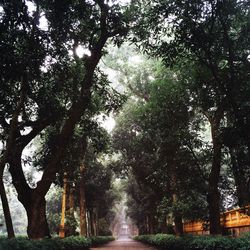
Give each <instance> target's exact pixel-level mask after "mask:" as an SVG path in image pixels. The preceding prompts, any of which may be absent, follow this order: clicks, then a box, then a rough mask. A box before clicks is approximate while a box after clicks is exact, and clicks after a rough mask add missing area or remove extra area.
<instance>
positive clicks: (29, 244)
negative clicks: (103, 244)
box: [0, 236, 91, 250]
mask: <svg viewBox="0 0 250 250" xmlns="http://www.w3.org/2000/svg"><path fill="white" fill-rule="evenodd" d="M90 245H91V240H90V239H87V238H85V237H79V236H71V237H67V238H64V239H60V238H53V239H43V240H29V239H28V238H26V237H17V238H15V239H10V240H8V239H6V238H0V250H86V249H89V247H90Z"/></svg>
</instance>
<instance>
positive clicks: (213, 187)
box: [207, 107, 223, 235]
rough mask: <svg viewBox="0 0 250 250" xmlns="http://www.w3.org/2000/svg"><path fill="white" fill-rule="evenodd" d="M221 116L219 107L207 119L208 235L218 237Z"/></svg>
mask: <svg viewBox="0 0 250 250" xmlns="http://www.w3.org/2000/svg"><path fill="white" fill-rule="evenodd" d="M222 116H223V111H222V109H221V107H219V108H218V109H217V111H216V113H215V115H214V116H213V117H212V118H211V117H210V118H209V121H210V125H211V136H212V144H213V159H212V167H211V171H210V174H209V179H208V194H207V201H208V210H209V222H210V234H212V235H218V234H221V232H222V231H221V225H220V192H219V190H218V184H219V177H220V169H221V149H222V142H221V138H220V134H219V127H220V121H221V119H222Z"/></svg>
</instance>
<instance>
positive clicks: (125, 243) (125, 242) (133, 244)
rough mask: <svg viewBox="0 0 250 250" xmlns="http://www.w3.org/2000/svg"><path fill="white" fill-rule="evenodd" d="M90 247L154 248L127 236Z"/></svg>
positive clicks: (116, 249) (111, 249) (113, 249)
mask: <svg viewBox="0 0 250 250" xmlns="http://www.w3.org/2000/svg"><path fill="white" fill-rule="evenodd" d="M90 249H91V250H156V249H155V248H152V247H149V246H146V245H144V244H142V243H140V242H137V241H134V240H131V239H128V238H120V239H118V240H115V241H112V242H110V243H108V244H107V245H103V246H101V247H97V248H90Z"/></svg>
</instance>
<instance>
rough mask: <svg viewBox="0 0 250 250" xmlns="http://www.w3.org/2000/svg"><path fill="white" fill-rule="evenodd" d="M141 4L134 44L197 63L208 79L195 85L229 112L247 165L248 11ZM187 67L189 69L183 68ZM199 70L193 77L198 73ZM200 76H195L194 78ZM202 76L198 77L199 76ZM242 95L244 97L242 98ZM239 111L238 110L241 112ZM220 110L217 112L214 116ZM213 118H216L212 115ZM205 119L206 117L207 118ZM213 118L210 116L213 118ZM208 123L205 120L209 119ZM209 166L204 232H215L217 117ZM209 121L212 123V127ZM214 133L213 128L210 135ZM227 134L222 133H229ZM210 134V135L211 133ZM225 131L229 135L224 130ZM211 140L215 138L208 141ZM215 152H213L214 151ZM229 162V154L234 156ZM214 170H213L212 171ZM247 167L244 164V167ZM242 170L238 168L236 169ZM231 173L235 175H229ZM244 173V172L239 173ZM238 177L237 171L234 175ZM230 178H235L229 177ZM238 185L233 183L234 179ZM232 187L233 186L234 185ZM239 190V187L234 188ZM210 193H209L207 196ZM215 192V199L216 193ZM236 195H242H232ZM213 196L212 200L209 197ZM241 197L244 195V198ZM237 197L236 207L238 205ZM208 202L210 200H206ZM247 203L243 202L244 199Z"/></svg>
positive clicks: (216, 4) (231, 5) (240, 5)
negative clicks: (207, 229) (209, 92)
mask: <svg viewBox="0 0 250 250" xmlns="http://www.w3.org/2000/svg"><path fill="white" fill-rule="evenodd" d="M146 3H147V4H145V2H144V1H143V5H138V6H139V8H141V10H140V11H139V12H138V13H143V15H139V16H138V18H137V21H138V22H137V24H138V26H137V28H136V29H135V37H134V38H133V40H134V41H139V42H141V44H142V46H144V50H146V51H147V52H149V53H151V54H153V55H156V56H161V57H162V58H163V60H164V62H165V63H166V64H167V65H173V64H175V63H176V62H177V61H178V60H179V61H180V60H185V59H184V58H188V59H189V60H186V62H190V60H191V61H192V62H197V63H198V64H200V65H202V67H203V68H205V70H206V71H207V72H209V74H210V80H209V81H200V83H202V84H200V90H202V89H205V88H206V87H207V88H208V89H211V90H212V91H213V92H214V101H217V105H218V104H219V103H218V100H221V101H220V102H222V104H219V106H221V105H222V106H223V107H220V108H219V106H214V108H215V109H217V110H221V109H223V110H224V112H227V114H230V115H229V117H230V121H231V122H230V123H231V126H232V127H231V128H230V127H229V131H231V132H232V131H234V133H235V134H238V135H239V136H240V137H241V138H242V142H243V140H244V144H245V145H246V147H247V148H248V151H247V152H248V153H247V154H248V156H247V158H248V162H249V152H250V150H249V133H248V132H247V129H246V128H247V127H248V126H249V125H248V116H249V112H248V111H246V110H247V109H248V108H247V106H248V104H247V101H246V99H245V98H246V96H249V84H248V77H249V76H248V75H247V68H248V67H249V60H248V59H247V58H248V57H249V52H248V45H247V43H248V42H247V41H248V40H249V36H248V35H247V33H248V32H246V30H247V29H248V28H249V22H248V21H247V20H249V11H248V10H246V9H248V8H247V6H248V5H249V3H247V1H242V2H239V1H223V0H222V1H165V2H162V1H156V2H154V3H151V2H149V1H146ZM187 66H189V65H187ZM199 70H200V67H197V70H196V73H197V74H198V75H199V73H200V72H199ZM200 76H201V75H200ZM201 77H202V76H201ZM243 93H244V94H243ZM243 110H244V111H243ZM218 113H220V112H217V115H218ZM217 115H216V116H217ZM210 117H211V116H210ZM214 118H215V117H214ZM210 120H211V119H210ZM213 123H214V124H213V126H212V130H213V133H212V134H213V141H214V156H215V155H216V157H214V159H215V158H217V160H216V161H217V163H215V162H214V165H213V167H212V171H211V173H210V176H211V177H210V180H211V181H210V184H211V185H210V189H209V190H210V191H209V193H210V194H208V200H209V203H210V208H211V212H210V216H211V219H210V232H211V233H212V234H218V233H221V229H220V222H219V211H220V209H219V203H218V202H217V201H218V180H219V173H220V171H219V170H220V166H219V165H220V164H219V158H220V155H221V152H220V151H221V149H220V148H221V146H222V142H221V139H220V138H217V139H215V136H214V135H215V134H217V135H216V137H220V136H218V134H219V133H218V132H220V131H218V130H217V129H216V127H218V123H219V119H218V116H217V122H215V120H214V121H213ZM215 123H217V125H216V126H215ZM214 130H217V132H215V131H214ZM229 131H228V132H229ZM214 132H215V133H214ZM229 133H230V132H229ZM214 139H215V140H214ZM215 151H216V152H215ZM234 158H235V155H234ZM235 163H236V162H235V160H234V167H236V169H237V168H238V167H237V164H236V165H235ZM215 166H217V167H215ZM248 166H249V163H248ZM241 167H242V168H245V166H244V165H242V166H241ZM234 172H235V173H236V171H234ZM242 172H247V171H245V170H244V171H242ZM238 173H239V171H238ZM241 176H242V179H243V180H244V183H245V185H244V184H242V186H244V187H243V189H245V190H247V185H248V184H247V181H246V179H245V177H244V176H245V175H244V174H242V175H241ZM235 178H236V179H239V176H237V175H235ZM237 183H238V181H237ZM237 186H238V185H237ZM237 188H238V189H239V186H238V187H237ZM211 192H212V193H213V195H212V194H211ZM216 193H217V195H216ZM238 193H239V194H240V193H242V192H240V191H238ZM212 196H214V198H212ZM244 197H246V196H245V195H244ZM244 197H243V196H242V197H241V198H240V200H241V203H242V204H244V202H243V201H242V199H245V198H244ZM211 199H212V200H211ZM245 202H246V203H247V202H248V198H247V199H246V200H245Z"/></svg>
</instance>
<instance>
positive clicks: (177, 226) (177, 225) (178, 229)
mask: <svg viewBox="0 0 250 250" xmlns="http://www.w3.org/2000/svg"><path fill="white" fill-rule="evenodd" d="M176 202H178V195H177V194H176V193H174V194H173V203H176ZM173 215H174V231H175V234H176V235H178V236H181V235H183V223H182V215H181V214H180V212H179V211H178V210H177V211H174V213H173Z"/></svg>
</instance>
